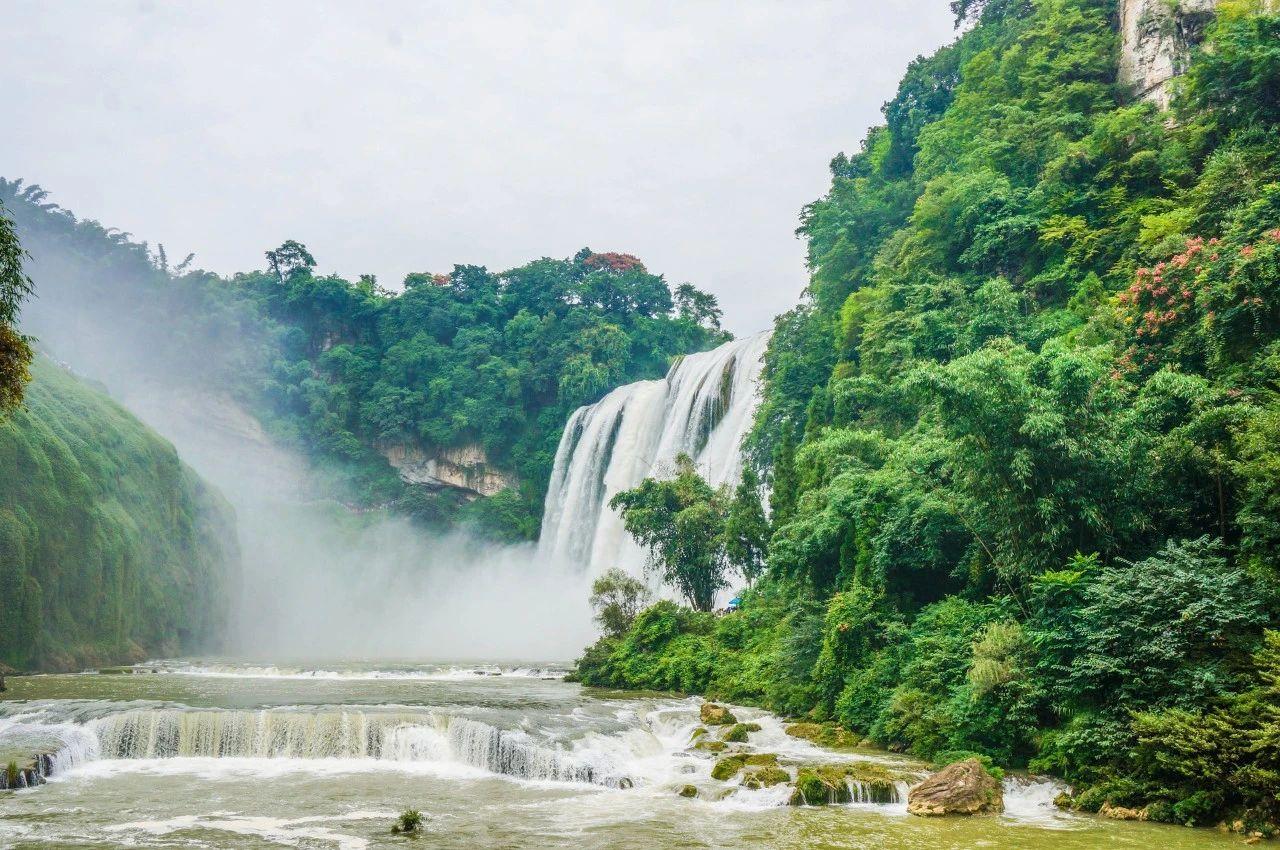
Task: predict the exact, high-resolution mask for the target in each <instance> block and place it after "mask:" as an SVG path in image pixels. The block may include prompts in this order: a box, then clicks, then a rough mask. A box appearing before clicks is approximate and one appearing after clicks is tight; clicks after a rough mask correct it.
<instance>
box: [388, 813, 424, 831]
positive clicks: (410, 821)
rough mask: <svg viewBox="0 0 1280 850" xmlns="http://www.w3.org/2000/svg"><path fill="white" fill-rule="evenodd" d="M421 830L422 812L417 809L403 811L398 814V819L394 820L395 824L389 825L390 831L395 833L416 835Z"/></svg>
mask: <svg viewBox="0 0 1280 850" xmlns="http://www.w3.org/2000/svg"><path fill="white" fill-rule="evenodd" d="M421 830H422V812H420V811H418V810H417V809H405V810H404V811H403V812H401V813H400V817H398V818H396V822H395V823H394V824H392V825H391V831H392V832H396V833H405V834H408V835H416V834H418V832H420V831H421Z"/></svg>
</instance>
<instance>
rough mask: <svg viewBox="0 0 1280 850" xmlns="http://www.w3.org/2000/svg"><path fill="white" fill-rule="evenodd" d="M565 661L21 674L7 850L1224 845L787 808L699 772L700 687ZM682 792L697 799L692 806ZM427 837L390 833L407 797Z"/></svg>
mask: <svg viewBox="0 0 1280 850" xmlns="http://www.w3.org/2000/svg"><path fill="white" fill-rule="evenodd" d="M563 672H564V667H563V666H556V665H553V664H524V665H510V664H507V665H503V666H499V665H483V664H482V665H473V664H459V665H447V664H445V665H442V664H385V663H380V664H352V663H349V662H344V663H342V664H333V665H320V666H314V665H297V666H287V665H280V666H267V665H252V664H240V663H211V662H190V661H184V662H151V663H148V664H145V665H139V666H138V667H136V668H131V669H129V670H127V671H126V672H117V673H93V672H89V673H81V674H75V675H49V676H33V677H25V678H11V679H10V680H9V686H10V687H9V691H8V693H6V694H5V695H4V696H5V699H4V700H3V701H0V756H2V757H3V758H4V760H5V761H6V762H7V760H8V759H9V758H17V757H20V756H23V755H25V756H27V757H29V756H30V754H31V753H33V752H37V751H38V752H54V753H56V755H55V759H54V761H55V772H54V774H53V775H52V776H51V777H50V780H49V782H48V783H47V784H44V785H41V786H39V787H36V788H31V789H25V790H19V791H16V792H0V846H3V847H19V848H36V847H40V848H47V847H53V848H64V847H65V848H70V847H77V848H88V847H93V848H103V847H122V846H127V847H183V848H261V847H302V848H313V847H314V848H344V850H360V848H369V847H404V846H414V847H424V848H426V847H467V848H528V847H573V848H578V850H584V848H655V847H664V848H665V847H689V848H700V847H747V846H751V847H776V848H797V849H798V848H827V847H829V848H929V849H930V850H937V848H971V847H988V848H1044V849H1045V850H1051V848H1052V849H1053V850H1058V849H1060V850H1071V848H1086V847H1088V848H1094V847H1132V848H1140V847H1144V848H1145V847H1157V846H1158V847H1161V848H1165V850H1194V848H1211V847H1225V846H1228V845H1235V844H1237V843H1238V840H1233V839H1231V838H1228V837H1225V836H1221V835H1219V834H1217V833H1215V832H1210V831H1204V830H1189V829H1181V828H1177V827H1166V826H1157V825H1150V824H1134V823H1117V822H1113V821H1106V820H1102V819H1099V818H1096V817H1092V816H1080V815H1069V814H1065V813H1062V812H1059V811H1057V810H1055V809H1054V808H1053V807H1052V805H1051V802H1050V801H1051V799H1052V797H1053V795H1054V793H1056V790H1057V789H1055V787H1054V786H1053V785H1051V784H1048V783H1036V782H1027V781H1025V780H1017V779H1013V780H1009V782H1008V783H1007V786H1006V806H1007V811H1006V813H1005V814H1004V815H1002V816H999V817H986V818H975V819H946V820H926V819H922V818H916V817H911V816H908V815H907V814H906V811H905V801H899V802H897V803H888V804H871V803H867V804H857V803H855V804H850V805H845V806H833V807H827V808H809V807H804V808H797V807H791V806H787V805H785V800H786V796H787V790H786V788H785V787H778V788H774V789H766V790H760V791H749V790H747V789H744V788H741V787H739V786H738V785H737V784H736V782H734V781H730V782H720V781H717V780H715V779H712V778H711V767H712V765H713V763H714V762H713V758H712V757H711V756H709V755H707V754H705V753H702V752H698V751H694V750H692V749H691V748H690V736H691V733H692V732H693V730H694V729H695V728H697V727H698V725H699V724H698V707H699V700H697V699H678V698H671V697H665V696H661V695H645V694H610V693H600V692H593V691H589V690H584V689H583V688H581V687H579V686H578V685H574V684H569V683H566V682H564V681H563V680H562V677H563ZM735 710H736V711H737V713H738V714H739V719H742V720H752V721H755V722H757V723H759V724H760V725H761V727H762V728H761V730H760V731H759V732H755V733H753V734H751V736H750V740H749V742H748V744H747V747H748V748H749V749H751V750H754V751H757V752H769V753H777V754H778V755H779V757H780V762H781V763H782V764H784V765H788V764H790V765H795V764H799V763H806V762H828V763H829V762H835V761H841V760H847V759H870V760H875V761H878V762H881V763H882V764H885V765H887V766H889V767H890V768H891V769H892V770H894V771H897V772H899V773H900V774H901V775H902V776H903V777H904V784H903V786H902V790H903V791H905V788H906V785H905V780H906V778H909V777H912V776H915V775H917V772H918V771H919V770H921V769H922V766H921V765H918V764H916V763H913V762H910V761H907V760H904V759H900V758H898V757H896V756H892V755H889V754H878V753H859V754H856V755H849V754H839V753H831V752H826V751H822V750H820V749H818V748H816V747H814V746H812V745H810V744H809V743H807V742H805V741H801V740H798V739H795V738H792V737H790V736H788V735H786V734H785V731H784V729H783V725H782V723H781V722H780V721H779V720H778V719H777V718H774V717H772V716H770V715H767V714H765V713H763V712H758V711H754V710H751V709H735ZM685 785H694V786H696V787H697V788H698V789H699V797H698V798H696V799H686V798H683V797H681V796H679V794H678V791H679V790H680V789H681V788H683V787H684V786H685ZM407 808H416V809H419V810H420V811H421V812H422V813H423V815H424V818H425V832H424V833H423V834H422V835H421V836H420V837H418V838H416V839H409V838H405V837H403V836H397V835H393V834H392V833H391V831H390V826H391V823H392V821H393V820H394V818H395V817H396V815H397V814H398V813H399V812H401V811H402V810H404V809H407Z"/></svg>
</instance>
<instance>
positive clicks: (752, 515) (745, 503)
mask: <svg viewBox="0 0 1280 850" xmlns="http://www.w3.org/2000/svg"><path fill="white" fill-rule="evenodd" d="M724 538H725V553H726V554H727V555H728V557H729V563H730V564H732V565H733V566H734V567H737V568H738V570H739V571H740V572H741V573H742V577H743V578H744V579H746V580H747V584H753V583H754V582H755V580H756V579H757V578H759V577H760V575H761V574H762V573H763V572H764V559H765V555H766V554H768V547H769V520H768V519H767V518H766V517H765V515H764V505H763V504H762V503H761V500H760V477H759V476H758V475H757V474H756V471H755V470H754V469H752V468H751V467H749V466H748V467H747V468H746V469H744V470H742V480H741V481H740V482H738V487H737V489H736V490H735V491H734V494H733V501H732V502H731V503H730V504H729V516H728V518H727V519H726V520H725V527H724Z"/></svg>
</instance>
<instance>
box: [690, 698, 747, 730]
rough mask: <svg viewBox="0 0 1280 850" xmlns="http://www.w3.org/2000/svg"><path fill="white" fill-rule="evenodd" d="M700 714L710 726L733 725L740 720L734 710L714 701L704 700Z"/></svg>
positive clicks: (703, 720)
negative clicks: (735, 715) (734, 714)
mask: <svg viewBox="0 0 1280 850" xmlns="http://www.w3.org/2000/svg"><path fill="white" fill-rule="evenodd" d="M698 714H699V715H700V716H701V718H702V722H703V723H705V724H706V725H708V726H732V725H733V724H735V723H737V722H738V718H736V717H734V716H733V712H732V711H730V710H729V709H727V708H725V707H724V706H723V705H717V704H716V703H714V702H704V703H703V704H702V708H701V709H699V711H698Z"/></svg>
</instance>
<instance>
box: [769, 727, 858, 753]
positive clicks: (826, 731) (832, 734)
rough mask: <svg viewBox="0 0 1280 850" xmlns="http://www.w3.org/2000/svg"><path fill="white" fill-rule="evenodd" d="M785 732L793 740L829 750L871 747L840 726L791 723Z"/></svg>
mask: <svg viewBox="0 0 1280 850" xmlns="http://www.w3.org/2000/svg"><path fill="white" fill-rule="evenodd" d="M786 732H787V734H788V735H790V736H791V737H793V738H801V739H803V740H805V741H811V742H812V743H815V744H817V745H818V746H820V747H826V748H827V749H829V750H853V749H857V748H858V747H864V746H867V747H869V746H871V742H870V741H865V740H863V739H861V738H859V737H858V736H857V735H855V734H853V733H852V732H849V731H847V730H846V729H844V728H842V727H840V726H832V725H830V724H825V723H792V724H791V725H790V726H788V727H787V728H786Z"/></svg>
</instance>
